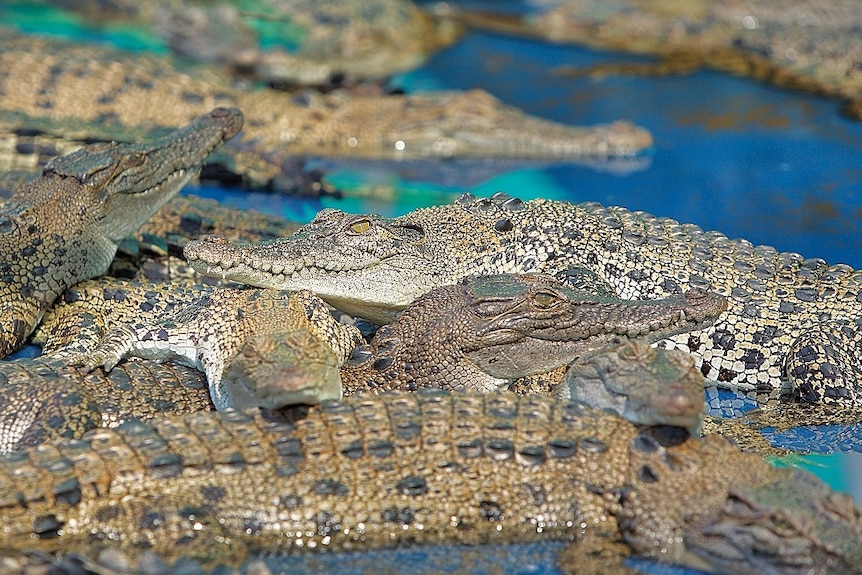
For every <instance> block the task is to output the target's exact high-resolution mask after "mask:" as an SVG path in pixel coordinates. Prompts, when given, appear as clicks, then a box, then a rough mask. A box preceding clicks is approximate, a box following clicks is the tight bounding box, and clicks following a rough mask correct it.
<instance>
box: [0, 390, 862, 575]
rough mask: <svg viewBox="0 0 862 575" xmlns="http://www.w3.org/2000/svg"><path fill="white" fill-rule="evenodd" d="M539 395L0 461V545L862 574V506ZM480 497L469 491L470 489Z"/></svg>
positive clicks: (292, 419) (373, 406) (384, 409)
mask: <svg viewBox="0 0 862 575" xmlns="http://www.w3.org/2000/svg"><path fill="white" fill-rule="evenodd" d="M665 439H666V438H665V436H664V435H663V434H662V433H660V432H651V431H650V430H644V431H639V430H638V429H637V428H636V427H635V426H633V425H632V424H630V423H628V422H626V421H625V420H623V419H620V418H618V417H616V416H614V415H610V414H607V413H603V412H600V411H595V410H591V409H589V408H587V407H585V406H583V405H581V404H577V403H568V402H559V401H556V400H554V399H552V398H549V397H541V396H532V397H519V396H516V395H513V394H505V395H501V394H490V395H470V394H463V393H452V394H451V395H450V394H448V393H446V392H443V391H440V390H433V391H429V390H423V391H420V392H418V393H394V392H393V393H387V394H381V395H379V396H373V397H368V396H362V397H356V398H349V399H347V400H345V401H343V402H327V403H324V404H321V405H320V406H319V407H312V408H307V407H296V408H291V409H287V410H284V411H281V412H265V411H264V412H257V411H247V412H236V411H227V412H209V413H202V414H196V415H193V416H186V417H182V418H169V419H163V420H157V421H154V422H151V423H143V422H137V421H136V422H129V423H126V424H124V425H122V426H120V427H119V428H117V429H114V430H96V431H93V432H90V433H88V434H87V435H86V436H85V437H84V439H83V440H72V441H68V440H66V441H57V442H52V443H49V444H45V445H42V446H40V447H39V448H37V449H32V450H28V451H22V452H17V453H14V454H10V455H7V456H5V457H3V458H2V459H0V510H2V515H3V517H4V522H3V524H2V526H0V534H2V537H0V547H2V548H5V549H6V550H7V552H8V553H9V554H11V555H15V554H18V553H20V552H21V551H24V550H31V551H39V550H41V551H47V552H63V551H70V550H74V551H76V552H83V553H87V554H89V555H91V556H93V557H95V556H97V555H98V553H99V551H100V550H103V549H106V548H113V549H117V550H119V551H121V552H123V553H127V554H129V555H130V556H131V557H135V556H137V555H138V554H139V553H140V552H141V550H144V549H146V550H148V552H151V553H155V554H157V555H158V556H160V557H161V558H162V559H164V560H165V561H166V562H167V563H168V564H170V563H171V562H172V561H173V560H174V559H175V558H176V557H178V556H180V555H183V556H192V557H197V558H199V559H200V560H202V561H206V562H207V563H208V564H210V565H212V564H214V563H230V562H239V561H242V560H243V559H244V558H245V557H247V556H248V554H249V553H253V552H267V553H300V552H301V553H312V552H318V551H325V550H337V549H340V550H351V551H352V550H361V549H373V548H381V547H383V548H391V547H397V546H402V545H411V546H414V545H422V544H439V543H455V544H461V545H465V544H466V545H476V544H484V543H507V542H521V543H525V542H534V541H540V540H555V539H556V540H564V541H569V542H571V545H570V547H569V549H567V550H566V551H564V552H563V553H562V554H561V558H560V562H561V565H562V566H563V568H564V569H565V570H566V571H567V572H569V573H575V572H577V573H607V572H608V571H606V569H613V568H616V569H618V571H614V572H620V573H623V572H631V570H630V569H627V568H625V567H623V566H622V565H620V564H619V561H620V559H621V558H622V557H625V556H628V555H630V554H638V555H642V556H644V557H648V558H652V559H656V560H659V561H663V562H668V563H674V564H680V565H687V566H692V567H695V568H699V569H708V570H711V571H719V572H731V573H782V574H790V575H796V574H799V575H802V574H807V573H812V572H816V573H818V574H820V573H823V574H841V575H850V574H859V573H862V569H860V565H862V522H860V511H859V510H858V509H857V508H856V507H855V506H854V505H853V503H852V501H851V500H850V498H849V497H848V496H846V495H839V494H837V493H835V492H833V491H831V490H830V489H829V488H828V487H826V486H825V485H824V484H823V483H821V482H820V481H819V480H817V479H815V478H814V477H813V476H811V475H809V474H808V473H807V472H804V471H800V470H794V469H787V468H781V469H779V468H775V467H772V466H770V465H768V464H766V463H764V462H763V461H762V460H761V459H760V458H758V457H756V456H751V455H746V454H742V453H740V452H739V451H738V450H737V449H736V448H735V447H733V446H731V445H730V444H729V443H728V442H727V441H726V440H724V439H723V438H720V437H718V436H710V437H707V438H704V439H690V440H687V441H683V442H682V443H681V444H675V443H668V442H667V441H665ZM477 486H478V488H477Z"/></svg>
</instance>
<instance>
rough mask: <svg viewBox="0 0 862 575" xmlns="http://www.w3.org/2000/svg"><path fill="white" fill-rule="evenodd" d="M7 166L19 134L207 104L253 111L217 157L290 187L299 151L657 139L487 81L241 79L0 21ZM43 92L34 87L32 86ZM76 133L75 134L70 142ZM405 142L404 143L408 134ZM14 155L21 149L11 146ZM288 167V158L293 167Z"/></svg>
mask: <svg viewBox="0 0 862 575" xmlns="http://www.w3.org/2000/svg"><path fill="white" fill-rule="evenodd" d="M0 46H2V48H3V49H2V51H0V150H8V152H5V153H0V166H2V165H4V164H6V165H7V166H8V167H9V168H12V167H15V168H18V169H21V168H24V169H27V168H30V169H32V163H35V162H37V161H38V159H39V157H40V156H44V154H34V153H31V154H26V155H27V156H30V157H28V158H27V160H28V161H30V162H32V163H31V164H24V159H22V158H21V157H20V156H21V153H20V152H19V151H18V150H21V151H22V152H26V151H28V149H31V148H32V146H26V145H25V146H20V147H19V146H18V144H19V143H20V138H21V136H20V134H22V133H24V134H30V133H33V132H34V131H35V132H39V133H44V134H46V135H49V136H55V137H57V136H65V138H61V139H60V140H58V141H56V142H55V144H54V147H55V148H57V150H56V151H54V150H51V151H50V153H49V154H48V155H56V154H57V153H64V152H66V151H70V147H71V146H74V147H78V146H79V145H80V143H81V140H83V139H86V138H92V139H112V138H113V139H116V140H120V141H136V140H139V139H141V138H142V137H143V136H142V132H144V133H149V132H152V130H153V129H154V128H155V127H157V126H170V125H178V124H180V123H182V122H185V121H188V120H189V119H190V118H191V117H193V116H195V115H197V114H199V113H200V110H201V108H202V107H204V106H216V105H219V106H236V107H239V108H241V109H242V110H243V112H244V114H245V116H246V123H245V127H244V129H243V132H242V134H241V136H240V137H239V138H237V139H236V140H235V141H234V142H232V143H231V144H230V145H228V146H226V147H225V148H224V150H222V153H221V155H219V156H217V157H215V158H214V160H216V161H219V162H221V163H222V164H223V165H224V167H225V168H226V169H228V170H230V171H232V172H234V173H236V174H240V175H242V177H243V180H244V182H245V183H247V184H249V185H252V186H256V187H270V188H274V189H284V188H290V187H292V184H291V183H290V182H286V181H285V180H287V179H292V178H293V176H294V172H295V170H293V169H292V166H293V165H294V164H295V157H296V156H303V155H306V156H308V155H310V156H340V157H359V158H371V157H373V158H382V159H410V158H414V159H416V158H419V159H424V158H429V157H431V158H439V157H453V156H457V157H474V158H481V159H483V160H484V159H486V158H488V157H513V158H523V157H528V158H536V159H546V158H553V159H555V160H557V159H562V158H568V159H572V160H577V159H579V158H580V159H584V158H589V159H591V158H608V157H618V156H623V157H629V156H632V155H634V154H636V153H638V152H640V151H643V150H644V149H645V148H647V147H649V146H651V145H652V138H651V136H650V135H649V133H648V132H646V131H645V130H643V129H642V128H639V127H636V126H633V125H632V124H630V123H625V122H618V123H615V124H611V125H600V126H596V127H594V128H577V127H572V126H565V125H561V124H557V123H554V122H550V121H547V120H543V119H540V118H536V117H532V116H527V115H525V114H524V113H523V112H521V111H520V110H517V109H516V108H513V107H510V106H506V105H504V104H502V103H501V102H499V101H498V100H496V99H494V98H493V97H491V96H490V95H488V94H487V93H486V92H482V91H480V90H472V91H469V92H438V93H433V94H426V95H403V94H401V95H399V94H392V95H381V94H379V93H377V94H367V93H365V94H363V93H361V92H358V93H355V92H349V91H345V90H335V91H333V92H330V93H328V94H321V93H320V92H317V91H314V90H306V91H301V92H295V93H284V92H280V91H276V90H272V89H248V88H245V89H243V88H242V86H240V87H237V85H236V81H235V79H234V78H233V77H231V76H230V75H229V74H226V73H224V72H222V71H220V70H219V69H217V68H213V67H209V66H206V65H197V66H186V65H184V64H182V63H181V62H179V61H175V60H173V59H171V58H168V57H160V56H155V55H148V54H142V53H123V52H120V51H116V50H112V49H110V48H108V47H105V46H103V45H80V44H76V43H68V42H63V41H60V40H52V39H47V38H44V37H27V36H21V35H17V34H14V33H12V32H9V31H5V30H0ZM34 95H35V96H34ZM68 140H72V142H71V145H70V143H69V141H68ZM398 142H400V144H398ZM10 155H11V158H9V157H8V156H10ZM285 166H288V168H289V169H286V168H285Z"/></svg>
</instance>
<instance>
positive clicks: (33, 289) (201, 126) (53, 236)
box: [0, 108, 242, 356]
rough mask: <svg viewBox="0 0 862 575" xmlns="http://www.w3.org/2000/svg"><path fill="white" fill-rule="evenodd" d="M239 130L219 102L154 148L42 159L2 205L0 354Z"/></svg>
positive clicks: (117, 147)
mask: <svg viewBox="0 0 862 575" xmlns="http://www.w3.org/2000/svg"><path fill="white" fill-rule="evenodd" d="M241 127H242V113H241V112H240V111H239V110H237V109H232V108H216V109H214V110H213V111H211V112H210V113H208V114H205V115H203V116H200V117H199V118H197V119H196V120H194V121H193V122H192V123H190V124H188V125H187V126H184V127H182V128H180V129H178V130H176V131H174V132H172V133H171V134H169V135H167V136H165V137H163V138H161V139H159V140H156V141H154V142H153V143H151V144H117V143H110V144H107V143H100V144H92V145H89V146H86V147H84V148H82V149H80V150H78V151H77V152H74V153H72V154H69V155H68V156H63V157H60V158H55V159H53V160H51V161H50V162H48V164H47V165H46V166H45V168H44V170H43V171H42V175H41V176H40V177H39V178H37V179H36V180H33V181H32V182H30V183H28V184H25V185H24V186H23V187H22V188H21V189H20V190H18V192H17V193H15V194H14V195H13V196H12V197H11V198H10V199H9V200H8V201H7V202H5V203H4V204H2V206H0V258H2V260H0V274H2V275H0V316H2V320H0V356H6V355H8V354H9V353H11V352H12V351H14V350H15V349H17V348H18V347H20V346H21V345H22V344H23V343H24V340H25V338H26V337H27V336H28V335H29V334H30V333H31V332H32V331H33V329H34V328H35V327H36V324H37V323H38V322H39V320H40V318H41V317H42V314H43V313H44V311H45V309H47V307H48V306H49V305H50V304H51V303H52V302H53V301H54V299H55V298H56V297H57V296H58V295H59V294H60V293H61V292H62V291H63V290H64V289H65V288H66V287H69V286H70V285H72V284H74V283H76V282H78V281H80V280H82V279H86V278H90V277H94V276H97V275H100V274H102V273H104V272H105V270H107V268H108V266H109V265H110V263H111V260H112V259H113V257H114V253H115V252H116V250H117V242H118V241H119V240H121V239H122V238H124V237H126V236H128V235H130V234H132V233H133V232H134V231H135V230H136V229H137V228H138V227H139V226H140V225H141V224H142V223H143V222H144V221H146V220H147V219H148V218H149V217H150V216H151V215H152V214H153V213H154V212H155V211H156V210H157V209H158V208H159V207H161V205H162V204H164V202H165V201H167V199H168V198H170V197H171V196H172V195H174V194H175V193H176V192H177V191H179V189H180V188H182V187H183V185H185V183H186V182H188V181H189V179H191V177H192V176H193V175H194V174H195V172H196V171H197V170H198V169H199V168H200V167H201V165H202V164H203V162H204V160H206V158H207V156H208V155H209V154H210V152H212V151H213V150H214V149H216V148H217V147H218V146H220V145H221V144H222V143H223V142H224V141H225V140H226V139H228V138H231V137H232V136H233V135H234V134H236V133H237V132H238V131H239V130H240V128H241Z"/></svg>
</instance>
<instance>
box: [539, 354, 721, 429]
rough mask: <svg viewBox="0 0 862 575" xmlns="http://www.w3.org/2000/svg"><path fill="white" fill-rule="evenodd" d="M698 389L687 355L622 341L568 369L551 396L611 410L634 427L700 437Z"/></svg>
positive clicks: (701, 396) (700, 395) (701, 394)
mask: <svg viewBox="0 0 862 575" xmlns="http://www.w3.org/2000/svg"><path fill="white" fill-rule="evenodd" d="M703 388H704V381H703V375H701V373H700V372H699V371H698V370H697V369H696V368H695V367H694V361H693V360H692V357H691V355H689V354H687V353H684V352H683V351H680V350H678V349H661V348H655V347H652V346H650V345H649V344H648V343H647V341H645V340H643V339H636V340H627V339H626V338H621V339H620V340H619V341H618V342H616V343H615V344H614V345H613V346H606V347H605V348H603V349H602V352H601V353H599V354H596V355H594V356H593V357H590V358H588V359H586V360H582V361H578V362H576V363H575V364H573V365H572V366H570V367H569V369H568V371H567V372H566V377H565V379H564V380H563V381H562V382H561V383H560V385H559V386H557V388H556V393H555V395H556V397H558V398H560V399H572V400H577V401H582V402H584V403H586V404H588V405H590V406H592V407H595V408H596V409H605V410H613V412H614V413H616V414H618V415H620V416H621V417H624V418H625V419H627V420H629V421H631V422H632V423H637V424H639V425H651V426H652V425H671V426H675V427H682V428H684V429H686V430H688V432H689V433H690V434H691V435H700V431H701V429H702V427H703V405H704V395H705V394H704V391H703Z"/></svg>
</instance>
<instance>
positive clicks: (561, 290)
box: [341, 274, 726, 395]
mask: <svg viewBox="0 0 862 575" xmlns="http://www.w3.org/2000/svg"><path fill="white" fill-rule="evenodd" d="M725 309H726V301H725V299H724V298H722V297H719V296H716V295H714V294H710V293H708V292H703V291H701V290H692V291H690V292H688V293H686V294H684V295H676V296H670V297H668V298H665V299H662V300H653V301H624V300H620V299H619V298H616V297H608V296H596V295H594V294H592V293H589V292H583V291H574V290H571V289H568V288H566V287H565V286H564V284H562V283H561V282H559V281H558V280H555V279H554V278H552V277H550V276H546V275H544V274H526V275H519V276H511V275H497V276H482V277H474V278H469V279H468V280H467V281H462V282H459V283H458V284H455V285H449V286H441V287H439V288H436V289H434V290H432V291H431V292H429V293H428V294H425V295H424V296H420V297H419V298H418V299H417V300H416V301H414V302H413V303H412V304H411V305H410V307H408V308H407V309H406V310H405V311H404V313H403V314H401V315H400V316H399V317H398V319H397V320H396V321H395V322H394V323H392V324H389V325H387V326H383V327H381V328H380V329H379V330H378V331H377V333H376V334H375V336H374V338H373V339H372V340H371V342H370V344H369V345H367V346H362V347H359V348H356V349H355V350H354V352H353V355H352V356H351V358H350V361H348V362H347V364H346V365H345V366H344V367H343V368H342V370H341V381H342V385H343V387H344V393H345V395H350V394H353V393H360V392H367V391H373V392H375V393H377V392H380V391H384V390H390V389H403V390H407V391H414V390H416V389H421V388H423V387H441V388H444V389H469V390H473V391H486V392H487V391H491V390H495V389H501V388H507V387H509V385H510V384H512V382H513V381H514V380H515V379H517V378H523V377H528V376H533V375H539V374H543V373H545V372H548V371H551V370H554V369H555V368H558V367H562V366H565V365H568V364H569V363H571V362H573V361H578V362H580V361H584V360H586V358H588V357H589V356H591V355H594V354H597V353H598V354H601V353H602V352H603V350H604V347H605V346H607V345H608V344H609V343H610V342H612V341H613V340H614V338H615V337H617V336H620V335H623V336H625V335H627V336H630V337H640V338H643V339H644V340H645V341H649V342H653V341H657V340H660V339H662V338H664V337H667V336H668V335H671V334H675V333H680V332H687V331H692V330H695V329H702V328H703V327H704V326H705V325H708V324H709V323H711V322H712V321H714V320H715V319H716V318H717V317H718V316H719V315H720V314H721V313H722V312H723V311H724V310H725Z"/></svg>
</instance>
